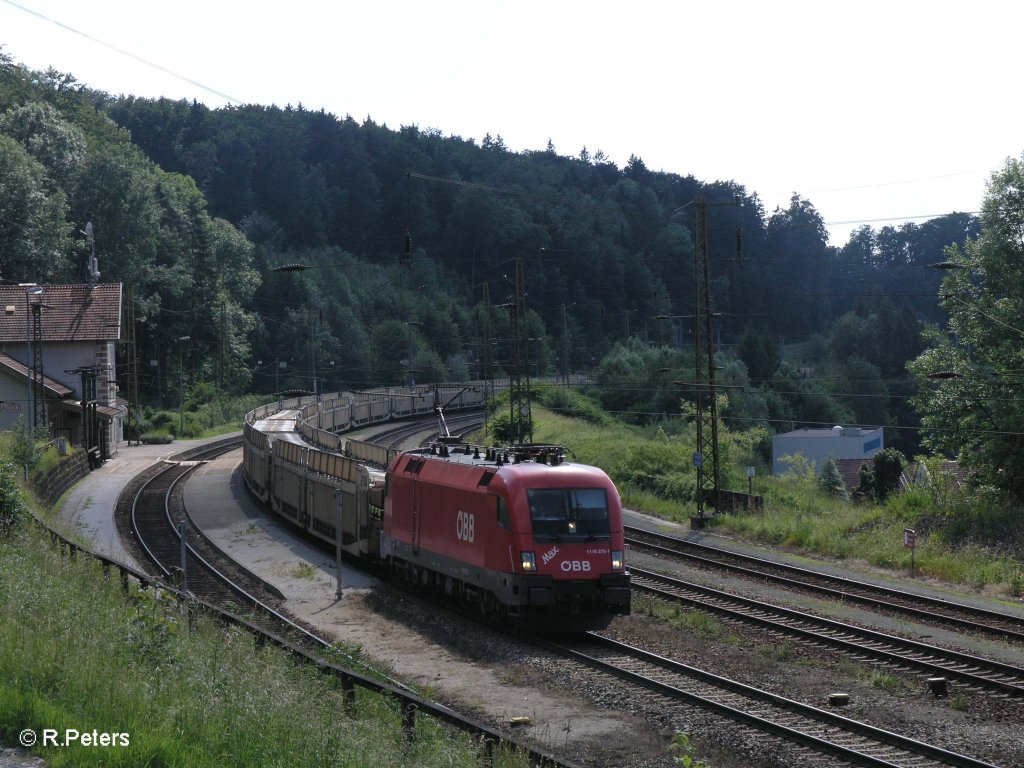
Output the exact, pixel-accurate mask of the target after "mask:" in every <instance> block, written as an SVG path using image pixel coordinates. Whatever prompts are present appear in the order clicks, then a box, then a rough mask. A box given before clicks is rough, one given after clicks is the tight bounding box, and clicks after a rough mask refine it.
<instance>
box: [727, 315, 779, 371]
mask: <svg viewBox="0 0 1024 768" xmlns="http://www.w3.org/2000/svg"><path fill="white" fill-rule="evenodd" d="M736 354H737V356H738V357H739V358H740V360H742V361H743V363H744V365H746V366H747V373H748V374H749V376H750V378H751V379H752V380H753V381H755V382H758V383H760V382H765V381H768V380H769V379H771V377H772V376H773V375H775V372H776V371H777V370H778V369H779V363H780V362H782V358H781V357H780V355H779V344H778V341H777V340H776V339H774V338H773V337H772V336H770V335H769V334H767V333H764V332H762V331H758V330H756V329H754V328H747V330H746V331H744V332H743V335H742V336H740V340H739V343H738V345H737V347H736Z"/></svg>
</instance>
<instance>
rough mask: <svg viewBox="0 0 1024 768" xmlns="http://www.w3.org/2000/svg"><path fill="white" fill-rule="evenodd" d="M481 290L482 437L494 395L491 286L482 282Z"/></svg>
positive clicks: (485, 434) (485, 431) (485, 432)
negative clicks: (482, 345)
mask: <svg viewBox="0 0 1024 768" xmlns="http://www.w3.org/2000/svg"><path fill="white" fill-rule="evenodd" d="M481 290H482V302H483V310H484V317H483V322H482V323H481V325H482V326H483V336H484V338H483V344H484V348H483V358H482V361H483V366H484V367H483V370H482V371H481V378H482V379H483V380H484V406H485V407H484V436H485V437H486V436H487V414H488V412H489V411H488V410H487V406H489V405H490V402H489V400H490V397H491V396H492V395H493V394H494V392H493V390H494V387H493V384H492V382H491V376H492V373H491V365H492V356H491V286H490V283H488V282H486V281H485V282H484V284H483V286H482V287H481Z"/></svg>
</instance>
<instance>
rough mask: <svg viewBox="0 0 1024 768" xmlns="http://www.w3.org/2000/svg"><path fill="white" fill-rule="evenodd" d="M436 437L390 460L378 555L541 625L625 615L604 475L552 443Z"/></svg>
mask: <svg viewBox="0 0 1024 768" xmlns="http://www.w3.org/2000/svg"><path fill="white" fill-rule="evenodd" d="M480 450H481V449H480V448H475V447H473V446H469V445H465V444H458V445H451V444H449V443H448V442H441V443H439V444H437V445H435V446H434V447H433V448H431V449H426V450H422V451H411V452H407V453H402V454H399V455H398V456H396V457H395V458H394V459H393V460H392V462H391V465H390V466H389V468H388V474H387V487H386V490H385V498H384V520H383V529H382V531H381V537H380V555H381V559H382V561H383V562H384V563H385V564H388V565H389V566H390V567H391V568H392V569H393V570H395V571H397V572H399V573H400V574H401V575H402V576H404V577H405V578H407V579H409V580H412V581H415V582H417V583H419V584H423V585H425V586H427V587H430V588H433V589H435V590H437V591H439V592H443V593H446V594H448V595H450V596H452V597H455V598H457V599H460V600H462V601H463V602H465V603H467V604H471V605H475V606H478V607H479V608H480V609H481V610H482V611H483V612H484V613H487V614H491V615H498V616H506V617H510V618H514V619H517V620H519V621H522V622H525V623H530V624H535V625H538V626H542V627H544V628H548V629H560V630H565V629H573V630H578V629H584V628H587V629H590V628H600V627H603V626H606V625H607V624H608V622H609V621H611V618H612V616H613V615H615V614H628V613H629V611H630V585H629V574H628V572H627V571H626V562H625V548H624V542H623V529H622V506H621V502H620V500H619V494H618V491H616V489H615V486H614V484H613V483H612V481H611V480H610V479H609V478H608V476H607V475H606V474H605V473H604V472H602V471H601V470H600V469H598V468H596V467H591V466H586V465H582V464H576V463H572V462H567V461H565V459H564V454H563V450H562V449H561V448H559V447H556V446H516V447H515V448H510V449H507V450H501V449H485V450H484V453H483V454H481V452H480Z"/></svg>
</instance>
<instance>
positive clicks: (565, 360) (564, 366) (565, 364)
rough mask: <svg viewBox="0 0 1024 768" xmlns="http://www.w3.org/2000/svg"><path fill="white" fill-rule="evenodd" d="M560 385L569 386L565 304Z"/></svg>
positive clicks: (567, 329) (563, 306)
mask: <svg viewBox="0 0 1024 768" xmlns="http://www.w3.org/2000/svg"><path fill="white" fill-rule="evenodd" d="M562 386H563V387H568V386H569V324H568V323H567V322H566V319H565V304H563V305H562Z"/></svg>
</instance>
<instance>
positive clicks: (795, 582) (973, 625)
mask: <svg viewBox="0 0 1024 768" xmlns="http://www.w3.org/2000/svg"><path fill="white" fill-rule="evenodd" d="M626 531H627V534H628V535H627V537H626V542H627V543H628V544H629V545H630V546H631V547H636V548H639V549H649V550H651V551H652V552H657V553H659V554H667V555H672V556H675V557H681V558H684V559H686V560H688V561H692V562H694V563H696V564H698V565H702V566H706V567H709V568H718V569H722V570H727V571H730V572H732V573H738V574H740V575H742V576H746V577H750V578H757V579H768V580H770V581H773V582H775V583H777V584H781V585H784V586H787V587H790V588H793V589H801V590H805V591H808V592H814V593H817V594H820V595H825V596H827V597H830V598H833V599H835V600H839V601H844V602H857V603H860V604H862V605H867V606H870V607H873V608H876V609H882V610H885V611H886V612H893V611H898V612H900V613H903V614H906V615H908V616H913V617H915V618H918V619H922V620H924V621H926V622H928V623H932V624H934V623H937V622H938V623H944V624H948V625H951V626H956V627H960V628H962V629H967V630H970V631H972V632H986V633H988V634H991V635H993V636H996V637H999V638H1000V639H1011V640H1014V641H1017V642H1022V643H1024V616H1015V615H1013V614H1009V613H1001V612H999V611H992V610H989V609H986V608H978V607H976V606H971V605H965V604H963V603H957V602H954V601H951V600H944V599H942V598H936V597H931V596H928V595H920V594H916V593H913V592H908V591H906V590H899V589H893V588H889V587H882V586H879V585H877V584H871V583H868V582H864V581H859V580H856V579H849V578H845V577H842V576H834V575H831V574H827V573H820V572H818V571H812V570H810V569H808V568H802V567H800V566H795V565H789V564H787V563H779V562H776V561H774V560H767V559H765V558H760V557H755V556H753V555H745V554H742V553H738V552H732V551H731V550H724V549H718V548H716V547H711V546H708V545H706V544H700V543H697V542H691V541H686V540H684V539H680V538H677V537H674V536H667V535H665V534H661V533H656V532H653V531H646V530H643V529H641V528H635V527H633V526H626ZM645 539H648V540H645ZM649 539H653V540H654V541H657V542H660V543H658V544H655V543H652V542H651V541H650V540H649ZM683 550H694V551H696V552H700V553H702V554H694V553H693V552H687V551H683ZM723 558H728V559H732V560H736V561H739V562H741V563H746V564H747V565H736V564H734V563H728V562H722V559H723ZM766 571H777V572H778V571H781V572H783V573H787V574H790V576H792V577H793V578H790V577H789V576H779V575H775V574H772V573H768V572H766ZM806 579H813V580H816V581H818V582H823V581H824V582H826V583H833V584H837V585H839V586H840V587H841V588H835V587H827V586H822V585H821V584H820V583H817V584H816V583H811V582H809V581H806ZM865 593H866V594H865ZM870 595H876V597H872V596H870ZM894 600H899V601H900V602H897V603H894V602H893V601H894ZM915 604H917V605H920V606H922V607H917V606H916V605H915ZM953 612H959V613H961V614H962V616H955V615H952V613H953ZM963 616H967V617H973V618H963ZM985 622H991V623H985ZM997 622H998V623H1001V624H1002V626H997V624H996V623H997Z"/></svg>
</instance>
